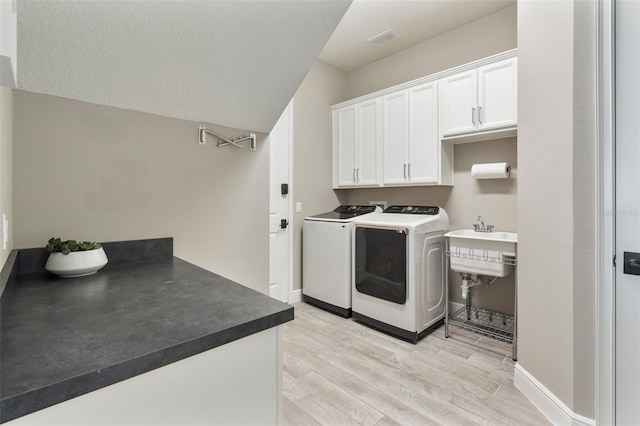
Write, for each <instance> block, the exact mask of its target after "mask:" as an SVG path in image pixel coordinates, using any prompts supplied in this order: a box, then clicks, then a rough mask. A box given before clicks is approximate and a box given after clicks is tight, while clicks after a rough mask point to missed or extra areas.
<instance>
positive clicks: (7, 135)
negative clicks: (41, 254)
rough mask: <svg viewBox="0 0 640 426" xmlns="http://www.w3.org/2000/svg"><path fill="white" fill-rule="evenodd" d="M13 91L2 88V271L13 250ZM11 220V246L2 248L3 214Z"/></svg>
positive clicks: (0, 253)
mask: <svg viewBox="0 0 640 426" xmlns="http://www.w3.org/2000/svg"><path fill="white" fill-rule="evenodd" d="M12 160H13V91H12V90H11V89H10V88H8V87H4V86H0V269H1V268H2V267H3V266H4V264H5V262H6V261H7V257H8V256H9V252H10V251H11V249H12V248H13V232H12V229H13V214H12V211H13V207H12V204H13V200H12V196H11V193H12V180H13V171H12V170H13V164H12ZM3 213H4V214H6V215H7V218H8V219H9V244H8V245H7V249H6V250H4V249H3V248H2V241H3V240H2V238H3V237H4V235H2V223H1V221H2V219H1V217H2V216H1V214H3Z"/></svg>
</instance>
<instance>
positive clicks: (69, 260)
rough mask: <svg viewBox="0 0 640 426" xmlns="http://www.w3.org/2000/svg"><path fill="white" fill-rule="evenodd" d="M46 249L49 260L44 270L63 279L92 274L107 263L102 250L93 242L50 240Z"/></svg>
mask: <svg viewBox="0 0 640 426" xmlns="http://www.w3.org/2000/svg"><path fill="white" fill-rule="evenodd" d="M46 248H47V251H48V252H49V258H48V259H47V263H46V264H45V266H44V268H45V269H46V270H47V271H49V272H51V273H52V274H55V275H58V276H60V277H64V278H71V277H81V276H84V275H90V274H94V273H96V272H97V271H98V270H100V269H101V268H102V267H103V266H104V265H106V264H107V262H108V259H107V255H106V253H105V252H104V249H103V248H102V246H101V245H100V244H98V243H95V242H89V241H81V242H78V241H76V240H67V241H62V240H61V239H60V238H51V239H49V241H48V243H47V246H46Z"/></svg>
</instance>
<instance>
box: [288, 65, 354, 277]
mask: <svg viewBox="0 0 640 426" xmlns="http://www.w3.org/2000/svg"><path fill="white" fill-rule="evenodd" d="M346 77H347V76H346V73H345V72H343V71H340V70H338V69H336V68H333V67H332V66H330V65H327V64H325V63H324V62H321V61H316V63H315V64H314V66H313V67H312V68H311V70H310V71H309V73H308V74H307V76H306V77H305V79H304V81H303V82H302V84H301V85H300V87H299V88H298V91H297V92H296V94H295V96H294V98H293V197H294V202H301V203H302V212H301V213H294V216H293V220H292V221H291V222H292V227H291V231H292V232H293V233H294V234H293V235H294V237H293V288H294V289H296V290H297V289H300V288H301V282H302V276H301V275H302V239H303V238H304V236H303V235H302V225H303V222H304V218H305V217H306V216H312V215H315V214H319V213H324V212H327V211H330V210H333V209H334V208H336V206H338V205H339V204H341V201H340V200H339V198H338V195H337V194H336V192H335V191H333V190H332V189H331V187H332V185H333V181H332V179H333V174H332V170H333V169H332V167H333V166H332V164H333V163H332V127H331V126H332V124H331V105H333V104H335V103H338V102H340V101H341V100H342V98H343V97H344V93H345V91H346Z"/></svg>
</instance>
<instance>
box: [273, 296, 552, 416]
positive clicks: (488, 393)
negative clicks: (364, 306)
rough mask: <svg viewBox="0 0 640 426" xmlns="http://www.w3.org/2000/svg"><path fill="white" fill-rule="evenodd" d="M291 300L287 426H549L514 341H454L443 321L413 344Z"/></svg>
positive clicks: (469, 336)
mask: <svg viewBox="0 0 640 426" xmlns="http://www.w3.org/2000/svg"><path fill="white" fill-rule="evenodd" d="M293 306H294V308H295V319H294V320H293V321H291V322H288V323H286V324H285V326H284V351H283V359H284V380H283V385H284V386H283V387H284V424H285V425H296V426H302V425H374V424H375V425H436V424H442V425H474V424H482V425H548V424H550V423H549V422H548V421H547V420H546V419H545V417H543V416H542V414H540V412H539V411H538V410H537V409H536V408H535V407H534V406H533V405H531V403H530V402H529V400H528V399H527V398H525V397H524V396H523V395H522V394H521V393H520V392H519V391H518V390H517V389H516V388H515V386H514V385H513V365H514V362H513V361H512V360H511V356H510V353H511V347H510V346H509V345H506V344H501V343H500V342H496V341H493V340H491V339H486V338H479V337H478V336H476V335H474V334H473V333H469V332H464V331H459V330H452V337H453V336H454V335H455V339H454V338H448V339H447V338H445V337H444V327H441V328H440V329H438V330H435V331H434V332H433V333H432V334H430V335H429V336H427V337H425V338H424V339H422V340H421V341H420V342H418V344H417V345H412V344H410V343H406V342H404V341H401V340H399V339H395V338H393V337H390V336H388V335H386V334H383V333H380V332H378V331H376V330H373V329H371V328H368V327H366V326H364V325H362V324H359V323H357V322H355V321H353V320H351V319H344V318H340V317H338V316H336V315H333V314H330V313H328V312H325V311H322V310H320V309H317V308H314V307H312V306H310V305H307V304H306V303H296V304H294V305H293ZM458 339H459V340H458ZM461 340H465V341H473V342H474V343H477V344H478V345H479V346H485V347H488V348H491V349H493V350H494V351H498V352H501V353H502V354H498V353H495V352H491V351H488V350H485V349H483V348H481V347H478V346H473V345H469V344H467V343H464V342H462V341H461Z"/></svg>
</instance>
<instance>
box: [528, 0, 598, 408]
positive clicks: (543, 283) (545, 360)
mask: <svg viewBox="0 0 640 426" xmlns="http://www.w3.org/2000/svg"><path fill="white" fill-rule="evenodd" d="M594 7H595V2H579V1H576V2H554V1H537V2H521V3H520V4H519V5H518V8H519V9H518V57H519V74H518V93H519V104H518V110H519V117H518V138H519V141H518V145H519V150H518V164H519V177H520V178H519V187H518V194H519V195H518V211H519V216H518V229H519V231H520V232H519V253H518V254H519V266H518V273H519V275H518V279H519V284H520V285H519V289H520V291H519V294H518V300H519V342H520V350H519V354H520V356H519V360H518V362H519V363H520V365H521V366H522V367H523V368H524V369H525V370H526V371H527V372H529V373H530V374H531V375H533V376H534V377H535V378H536V379H537V380H539V381H540V382H541V383H542V384H543V385H544V386H545V387H547V388H548V389H549V390H550V391H551V392H553V394H554V395H555V396H557V397H558V398H559V399H560V400H562V402H563V403H565V404H566V405H567V406H568V407H569V408H570V409H572V410H573V411H574V412H575V413H577V414H580V415H582V416H585V417H589V418H594V416H595V412H594V406H595V403H594V401H595V347H596V345H595V304H596V299H595V286H596V282H595V269H594V268H595V266H594V265H595V259H596V251H595V220H594V211H595V207H594V206H595V195H596V192H595V168H596V165H595V160H594V158H595V157H594V152H595V142H594V139H595V136H594V135H595V131H594V117H595V113H594V102H595V98H594V96H593V90H594V87H595V80H594V69H595V67H594V58H593V47H594V45H595V39H594V36H595V32H594V28H593V25H594V23H595V18H594ZM541 22H544V31H540V23H541ZM541 208H550V209H551V210H550V211H541Z"/></svg>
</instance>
